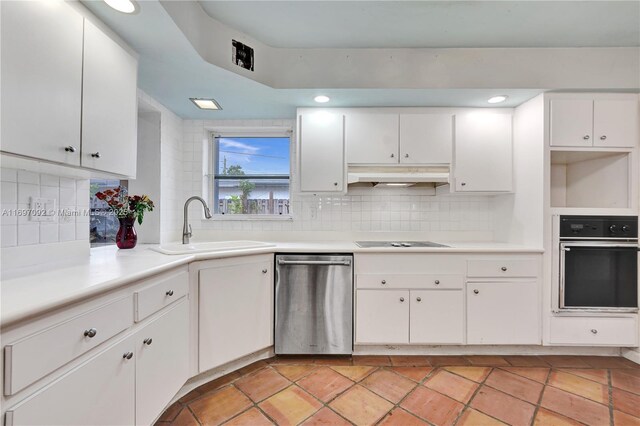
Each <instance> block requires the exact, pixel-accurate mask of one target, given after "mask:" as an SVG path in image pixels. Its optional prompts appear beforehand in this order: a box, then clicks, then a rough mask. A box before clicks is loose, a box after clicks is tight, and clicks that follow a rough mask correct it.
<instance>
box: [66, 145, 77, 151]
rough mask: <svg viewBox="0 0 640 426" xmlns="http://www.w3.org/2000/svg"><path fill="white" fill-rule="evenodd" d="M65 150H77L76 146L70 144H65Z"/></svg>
mask: <svg viewBox="0 0 640 426" xmlns="http://www.w3.org/2000/svg"><path fill="white" fill-rule="evenodd" d="M64 150H65V151H67V152H76V147H75V146H72V145H69V146H65V147H64Z"/></svg>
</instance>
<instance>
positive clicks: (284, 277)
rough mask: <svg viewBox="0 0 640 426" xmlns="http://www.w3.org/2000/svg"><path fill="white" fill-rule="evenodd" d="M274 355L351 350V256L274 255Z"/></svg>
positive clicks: (337, 352) (338, 352)
mask: <svg viewBox="0 0 640 426" xmlns="http://www.w3.org/2000/svg"><path fill="white" fill-rule="evenodd" d="M275 347H276V348H275V351H276V354H282V355H285V354H291V355H294V354H296V355H298V354H336V355H337V354H351V352H352V350H353V256H352V255H298V254H279V255H276V320H275Z"/></svg>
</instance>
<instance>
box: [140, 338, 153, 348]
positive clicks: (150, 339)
mask: <svg viewBox="0 0 640 426" xmlns="http://www.w3.org/2000/svg"><path fill="white" fill-rule="evenodd" d="M142 343H144V344H145V345H147V346H150V345H151V343H153V339H152V338H151V337H147V338H146V339H144V340H143V341H142Z"/></svg>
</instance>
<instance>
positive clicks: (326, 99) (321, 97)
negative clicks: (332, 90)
mask: <svg viewBox="0 0 640 426" xmlns="http://www.w3.org/2000/svg"><path fill="white" fill-rule="evenodd" d="M313 100H314V101H316V102H317V103H319V104H326V103H327V102H329V101H330V100H331V98H330V97H328V96H325V95H318V96H316V97H315V98H313Z"/></svg>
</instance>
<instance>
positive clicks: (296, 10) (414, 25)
mask: <svg viewBox="0 0 640 426" xmlns="http://www.w3.org/2000/svg"><path fill="white" fill-rule="evenodd" d="M200 4H201V5H202V7H203V8H204V10H205V11H206V12H207V13H208V14H209V16H211V17H212V18H215V19H218V20H220V21H222V22H224V23H225V24H227V25H230V26H232V27H234V28H236V29H238V30H240V31H242V32H244V33H246V34H248V35H250V36H252V37H254V38H256V39H258V40H260V41H262V42H264V43H265V44H267V45H270V46H273V47H287V48H294V47H297V48H319V47H326V48H382V47H396V48H400V47H436V48H440V47H634V46H640V2H638V1H424V0H422V1H300V0H298V1H210V0H200Z"/></svg>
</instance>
